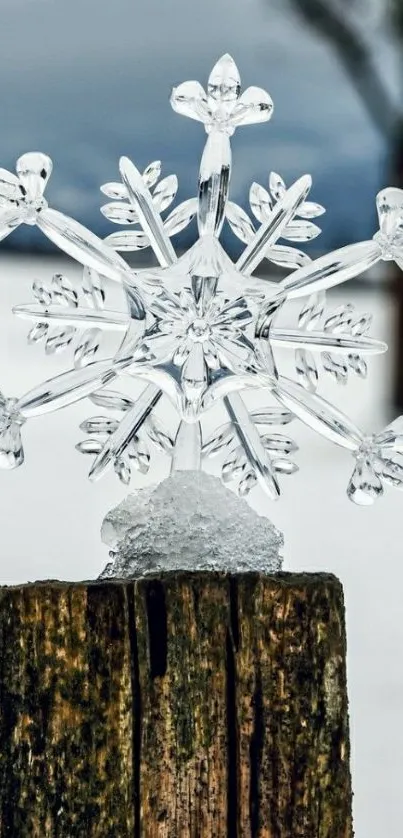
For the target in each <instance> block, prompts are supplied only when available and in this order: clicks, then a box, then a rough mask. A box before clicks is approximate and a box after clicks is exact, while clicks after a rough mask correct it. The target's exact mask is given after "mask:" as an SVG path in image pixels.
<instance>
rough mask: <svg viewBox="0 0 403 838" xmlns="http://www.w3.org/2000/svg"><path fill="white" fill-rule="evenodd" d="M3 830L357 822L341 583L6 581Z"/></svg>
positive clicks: (320, 578)
mask: <svg viewBox="0 0 403 838" xmlns="http://www.w3.org/2000/svg"><path fill="white" fill-rule="evenodd" d="M0 646H1V649H0V655H1V670H0V838H6V836H7V838H9V836H12V837H13V838H28V836H29V838H129V837H130V838H132V837H133V838H140V836H141V838H154V836H161V838H187V836H189V838H190V837H191V838H196V837H197V838H198V837H199V836H200V838H236V836H238V838H351V836H352V827H351V781H350V769H349V737H348V712H347V691H346V670H345V651H346V650H345V627H344V605H343V593H342V588H341V585H340V583H339V582H338V581H337V580H336V579H335V578H334V577H333V576H330V575H325V574H306V575H298V576H297V575H293V574H279V575H276V576H271V577H270V576H267V577H262V576H258V575H253V574H250V575H239V576H234V577H227V576H220V575H214V574H205V573H204V574H203V573H195V574H193V575H190V574H167V575H166V576H164V577H162V578H158V579H153V580H150V579H149V580H148V581H147V580H141V581H137V582H130V583H126V582H102V583H88V584H87V583H82V584H68V583H59V582H45V583H37V584H33V585H26V586H22V587H17V588H2V589H0Z"/></svg>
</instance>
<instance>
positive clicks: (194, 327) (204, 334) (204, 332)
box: [187, 317, 211, 343]
mask: <svg viewBox="0 0 403 838" xmlns="http://www.w3.org/2000/svg"><path fill="white" fill-rule="evenodd" d="M187 333H188V336H189V338H190V339H191V340H193V341H195V343H202V342H203V341H205V340H208V338H209V337H210V335H211V329H210V326H209V324H208V323H207V321H206V320H204V318H203V317H196V318H195V319H194V320H193V321H192V322H191V323H190V325H189V327H188V330H187Z"/></svg>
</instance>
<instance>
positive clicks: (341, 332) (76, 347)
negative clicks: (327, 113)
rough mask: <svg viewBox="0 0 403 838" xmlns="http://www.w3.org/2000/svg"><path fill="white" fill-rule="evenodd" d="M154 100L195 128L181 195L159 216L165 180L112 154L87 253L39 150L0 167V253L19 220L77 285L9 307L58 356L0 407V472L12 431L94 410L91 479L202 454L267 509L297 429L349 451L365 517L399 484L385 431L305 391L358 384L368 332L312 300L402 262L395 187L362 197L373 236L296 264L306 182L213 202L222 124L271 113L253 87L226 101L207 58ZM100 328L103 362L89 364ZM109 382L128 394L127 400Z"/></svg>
mask: <svg viewBox="0 0 403 838" xmlns="http://www.w3.org/2000/svg"><path fill="white" fill-rule="evenodd" d="M171 104H172V107H173V108H174V110H175V111H176V112H177V113H179V114H182V115H183V116H187V117H190V118H191V119H194V120H197V121H198V122H201V123H202V124H203V126H204V128H205V131H206V133H207V139H206V143H205V147H204V150H203V153H202V157H201V162H200V168H199V179H198V184H197V186H196V185H195V190H194V194H191V195H190V196H189V197H187V198H186V199H185V200H184V201H182V202H181V203H178V204H176V205H175V204H174V202H175V200H176V195H177V191H178V180H177V178H176V176H175V175H174V174H171V173H168V174H164V175H163V176H162V169H163V167H162V164H161V162H160V161H158V160H156V161H152V162H150V163H149V164H148V165H147V166H146V167H145V168H144V169H138V168H137V167H136V166H135V165H134V163H133V162H132V161H131V160H129V159H128V158H127V157H122V158H121V159H120V161H119V172H120V178H121V179H120V181H119V180H118V181H116V182H109V183H106V184H104V185H103V186H102V187H101V191H102V193H103V195H104V196H106V199H107V203H105V204H104V205H103V206H102V207H101V211H102V213H103V215H104V216H105V217H106V218H107V219H108V220H109V221H110V222H111V224H112V225H114V227H115V230H114V231H111V233H110V234H109V235H108V236H107V238H106V240H105V241H102V240H101V239H99V238H98V237H97V236H95V235H94V234H93V233H91V232H90V231H89V230H87V229H86V228H85V227H83V226H82V225H81V224H79V223H78V222H76V221H75V220H74V219H71V218H69V217H67V216H66V215H64V214H63V213H62V212H60V211H59V210H57V209H55V208H53V207H52V206H49V205H48V198H45V188H46V187H47V184H48V180H49V178H50V175H51V171H52V162H51V160H50V159H49V158H48V157H47V156H46V155H44V154H41V153H37V152H34V153H28V154H24V155H23V156H22V157H20V158H19V159H18V161H17V164H16V173H15V174H13V173H11V172H8V171H6V170H5V169H0V240H1V239H4V238H5V237H6V236H8V235H10V234H12V232H13V230H14V229H15V228H16V227H17V226H18V225H19V224H29V225H32V224H35V225H37V227H38V228H39V230H40V231H42V233H44V234H45V235H46V236H47V237H48V238H49V239H50V240H51V241H52V242H53V243H54V244H56V245H57V246H58V247H59V248H61V250H63V251H64V252H65V253H67V254H68V255H69V256H71V257H73V258H74V259H76V260H77V261H78V262H79V263H80V264H81V265H82V266H83V273H82V278H81V280H80V281H76V280H74V281H72V280H71V278H70V277H68V276H64V275H61V274H56V275H55V276H54V277H53V280H52V282H51V283H50V284H46V283H43V282H42V281H41V280H40V279H39V280H38V279H37V280H35V281H34V283H33V285H32V294H33V299H32V300H31V301H28V302H25V303H23V304H21V305H17V306H15V308H14V313H15V314H16V315H17V316H18V317H20V318H24V319H26V320H28V321H29V331H28V343H29V344H30V345H42V346H43V348H44V350H45V354H46V355H48V356H49V355H53V354H55V353H58V354H61V355H62V354H63V353H64V356H65V357H66V358H68V359H69V361H68V362H67V364H68V368H67V369H66V371H65V372H63V373H61V374H60V375H58V376H56V377H53V378H48V380H46V381H45V382H44V383H41V384H39V385H36V386H34V387H33V388H32V389H30V390H29V392H27V393H25V394H23V395H21V396H19V397H15V398H11V399H10V398H5V397H3V396H1V397H0V466H3V467H5V468H13V467H16V466H19V465H21V464H22V462H23V459H24V457H23V447H22V441H21V430H22V432H23V430H24V429H23V427H22V426H23V425H24V423H25V422H27V421H28V420H31V418H34V417H36V416H39V415H41V414H43V413H46V412H49V411H53V410H57V409H59V408H64V407H68V406H69V405H71V404H73V403H74V402H76V401H78V400H81V399H84V398H89V400H90V402H91V403H92V404H93V405H95V406H96V408H97V410H98V414H97V415H92V416H89V418H88V419H86V420H85V421H84V422H82V423H81V426H80V430H81V432H82V433H83V436H82V438H81V439H79V440H78V441H77V449H78V450H79V451H80V452H81V453H83V454H87V455H90V456H91V457H92V463H91V466H90V469H89V474H90V477H91V478H92V479H97V478H99V477H101V476H102V475H103V474H104V473H105V472H107V471H108V470H112V471H114V472H115V473H116V475H117V476H118V478H119V479H120V480H121V481H122V482H123V483H124V484H128V483H129V481H130V480H131V478H132V479H133V482H134V481H135V474H136V473H139V474H141V475H144V474H146V473H148V472H149V471H150V473H152V466H153V461H154V458H155V457H156V456H157V455H158V454H159V455H161V456H165V457H166V458H167V459H168V462H170V467H171V470H172V472H173V474H176V473H177V472H183V471H186V470H188V471H189V473H190V472H192V473H194V472H196V471H201V470H209V469H210V467H211V463H212V460H213V458H215V459H216V461H217V463H218V471H219V474H220V476H221V479H222V481H223V483H224V484H225V485H229V486H231V488H233V489H235V490H236V491H237V492H238V494H239V495H240V496H242V497H245V496H247V495H249V493H251V492H254V491H256V492H258V491H263V492H264V493H265V494H266V495H267V496H268V497H270V498H273V499H275V498H277V497H278V496H279V493H280V488H281V480H282V478H283V477H284V476H287V475H290V474H293V473H294V472H295V471H296V470H297V464H296V463H295V462H294V459H295V454H296V445H295V443H294V441H293V439H292V437H290V436H288V434H284V433H283V432H282V426H283V425H285V424H287V423H289V422H291V421H292V420H293V419H299V420H300V421H302V422H303V423H305V424H306V425H307V426H309V427H310V428H312V429H314V430H315V431H316V432H317V433H319V434H321V435H322V436H324V437H325V438H326V439H327V440H329V442H334V443H336V444H337V445H340V446H342V447H344V448H346V449H347V450H349V451H350V452H351V454H352V457H353V461H354V462H353V473H352V476H351V479H350V482H349V483H348V474H347V475H346V484H348V489H347V494H348V496H349V498H350V499H351V500H353V501H354V502H356V503H359V504H369V503H372V502H373V501H374V500H375V499H376V498H377V497H379V496H380V495H381V494H382V493H383V491H384V487H385V486H387V485H388V486H393V487H395V488H401V487H402V485H403V433H400V430H401V428H400V424H399V422H398V423H397V424H396V423H393V424H392V425H391V426H389V427H388V428H387V429H386V430H385V431H383V432H381V433H378V434H376V433H375V434H373V435H370V434H369V433H368V429H365V430H363V431H361V429H359V428H357V427H356V426H355V425H354V424H353V423H352V422H351V421H350V420H349V418H348V417H347V416H345V415H344V414H343V413H342V412H341V411H339V410H338V409H337V408H336V407H335V406H333V405H332V404H331V403H330V402H328V401H326V400H324V399H323V398H322V396H321V395H319V393H318V390H319V389H320V386H321V381H322V377H323V376H324V375H325V376H327V377H328V378H329V377H330V378H332V379H333V380H334V382H336V383H340V384H347V383H348V380H349V376H350V375H357V376H359V377H360V378H365V376H366V373H367V365H368V363H369V362H370V359H371V356H372V355H374V354H378V353H382V352H385V351H386V348H387V347H386V345H385V344H384V343H383V342H382V341H379V340H376V339H375V338H374V337H372V336H371V335H370V334H369V330H370V326H371V318H370V316H369V315H367V314H365V313H364V314H362V313H360V312H356V311H355V310H354V309H353V308H352V306H350V305H344V306H342V307H340V308H339V309H338V310H336V311H333V310H331V309H330V310H329V309H328V307H327V304H326V294H325V292H326V290H327V289H328V288H330V287H332V286H334V285H336V284H340V283H343V282H346V281H348V280H349V279H351V278H353V277H357V276H359V275H360V274H361V273H363V272H364V271H366V270H367V269H369V268H371V267H372V266H373V265H375V264H376V263H377V262H378V261H380V260H382V259H384V260H390V259H394V260H395V261H396V262H397V263H398V264H399V265H400V266H402V265H403V191H402V190H400V189H395V188H390V189H385V190H383V191H382V192H381V193H380V194H379V195H378V197H377V208H378V214H379V227H380V229H379V231H377V232H376V233H375V235H374V237H373V239H371V240H370V241H365V242H359V243H357V244H353V245H348V246H346V247H342V248H340V249H338V250H336V251H335V252H333V253H330V254H328V255H325V256H322V257H320V258H319V259H315V260H314V261H312V259H311V258H310V256H309V254H308V253H306V252H305V249H303V250H301V249H300V248H301V245H302V244H304V245H305V244H306V246H307V249H309V243H310V242H311V241H312V240H314V239H315V238H316V237H317V236H318V235H319V234H320V227H319V226H318V225H317V224H316V220H317V219H318V218H319V217H320V216H321V215H322V214H323V213H324V211H325V210H324V208H323V207H322V206H321V205H320V204H318V203H316V202H315V201H312V200H310V198H309V193H310V190H311V185H312V181H311V178H310V176H309V175H308V174H302V176H301V177H299V178H298V179H297V180H296V181H295V183H293V184H290V185H289V186H287V185H286V183H285V181H284V179H283V178H282V177H281V175H279V174H278V173H276V172H271V173H269V174H268V176H267V179H266V180H265V181H264V180H263V181H262V183H257V182H254V183H252V185H251V187H250V190H249V204H250V212H249V211H248V212H247V211H246V210H245V209H243V208H242V207H239V206H238V205H237V204H236V203H234V202H233V201H231V199H230V187H231V172H232V151H233V150H232V137H233V135H234V134H235V132H236V130H237V129H238V127H241V126H247V125H249V124H252V123H263V122H266V121H268V120H269V119H270V118H271V116H272V112H273V103H272V101H271V98H270V96H269V94H268V93H266V92H265V91H264V90H262V89H261V88H258V87H254V86H252V87H249V88H247V89H246V90H244V91H243V92H242V88H241V79H240V75H239V72H238V69H237V67H236V65H235V62H234V61H233V59H232V58H231V56H229V55H224V56H223V57H222V58H221V59H220V60H219V61H218V62H217V63H216V65H215V66H214V68H213V70H212V71H211V73H210V76H209V78H208V81H207V85H206V88H205V89H204V88H203V87H202V85H201V84H200V83H199V82H197V81H186V82H184V83H183V84H180V85H179V86H177V87H176V88H174V90H173V93H172V97H171ZM50 198H51V195H50ZM196 222H197V230H198V237H197V240H196V243H195V244H194V245H193V246H192V247H190V248H189V250H188V251H187V252H185V253H184V254H183V255H181V256H180V257H178V256H177V252H176V248H175V247H174V244H173V242H172V238H173V237H174V236H176V235H177V234H178V233H180V232H181V231H182V230H184V229H185V228H186V227H187V226H188V225H190V224H192V223H193V224H194V227H195V229H196ZM226 226H228V227H229V229H230V230H231V231H232V233H233V234H234V235H235V236H236V237H237V238H238V239H240V241H241V242H242V243H243V245H244V248H243V251H242V253H241V256H240V257H239V259H238V260H237V262H236V263H234V262H233V261H232V260H231V259H230V257H229V256H228V254H227V253H226V252H225V250H224V248H223V246H222V244H221V242H220V236H221V231H222V230H223V228H225V227H226ZM116 227H119V228H123V229H116ZM145 248H151V249H152V251H153V252H154V255H155V257H156V259H157V261H158V267H157V268H153V269H143V270H135V269H134V270H133V269H132V268H131V267H130V266H129V264H128V263H127V262H126V260H125V258H124V256H123V255H121V253H122V254H124V253H126V252H132V251H137V250H141V249H145ZM179 249H180V244H179ZM264 260H268V261H269V262H272V263H273V264H275V265H278V266H280V267H281V268H282V270H283V271H284V272H285V274H286V275H285V278H284V279H282V280H280V281H279V282H277V283H276V284H274V283H273V282H271V281H269V280H268V279H267V278H266V277H263V276H260V275H259V268H260V265H261V264H262V262H263V261H264ZM105 278H106V279H107V280H111V281H112V282H113V283H116V284H117V285H118V286H119V287H120V288H121V290H122V299H125V302H126V305H121V306H120V308H117V306H116V303H115V302H111V300H110V292H109V291H108V285H107V283H105V281H104V280H105ZM115 287H116V286H115ZM293 298H301V309H300V314H299V318H298V322H296V323H293V322H289V323H288V324H286V325H281V326H280V325H279V322H278V315H279V313H280V312H281V313H282V314H283V313H286V312H287V311H288V308H287V303H288V301H289V300H290V299H293ZM282 321H283V317H282ZM106 332H112V334H113V335H115V337H116V349H115V352H109V354H108V353H107V354H106V357H105V352H104V351H103V348H104V345H105V342H106ZM279 349H287V350H288V351H289V352H290V353H291V358H292V359H294V362H295V376H294V378H287V377H285V376H284V375H283V374H282V370H281V368H280V369H279V364H280V357H281V354H280V353H279V352H278V350H279ZM280 366H281V365H280ZM127 382H129V383H132V384H133V385H135V386H136V388H137V391H136V392H137V395H136V396H134V397H133V398H130V397H128V396H127V395H126V393H125V385H126V384H127ZM254 389H257V390H259V391H260V392H261V393H262V395H263V398H264V402H265V406H264V407H261V408H260V409H259V410H253V409H250V408H249V406H248V405H249V402H248V392H249V391H252V390H254ZM99 411H101V412H99ZM168 415H169V417H170V418H169V419H168ZM172 417H174V420H173V419H172Z"/></svg>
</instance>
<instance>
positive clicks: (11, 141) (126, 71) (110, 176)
mask: <svg viewBox="0 0 403 838" xmlns="http://www.w3.org/2000/svg"><path fill="white" fill-rule="evenodd" d="M0 10H1V31H0V73H1V76H0V78H1V87H0V104H1V114H2V125H1V132H0V165H1V166H4V167H6V168H9V169H13V168H14V164H15V159H16V158H17V157H18V156H19V155H20V154H21V153H23V152H25V151H30V150H39V151H44V152H46V153H47V154H50V156H51V157H52V158H53V161H54V172H53V175H52V178H51V181H50V183H49V186H48V189H47V197H48V200H49V201H50V203H51V204H52V206H54V207H56V208H58V209H60V210H62V211H64V212H66V213H67V214H69V215H73V216H74V217H76V218H77V219H78V220H80V221H81V222H83V223H84V224H86V225H87V226H89V227H90V228H91V229H93V230H94V231H96V232H97V233H98V234H100V235H102V236H104V235H106V234H107V233H109V232H112V231H113V230H116V229H118V228H117V227H116V226H114V225H111V224H110V223H109V222H108V221H106V219H104V218H103V217H102V216H101V214H100V212H99V207H100V205H101V203H103V202H105V201H104V200H103V196H102V195H101V194H100V192H99V186H100V185H101V184H102V183H104V182H105V181H108V180H115V179H118V178H117V174H118V158H119V156H120V155H121V154H127V155H128V156H130V157H131V158H132V159H133V160H134V162H135V163H136V164H137V165H138V166H139V168H143V167H144V166H145V165H146V164H147V163H148V162H150V161H151V160H154V159H161V160H162V161H163V172H164V173H165V174H169V173H171V172H176V173H177V175H178V177H179V184H180V189H179V198H180V199H184V198H187V197H190V196H192V195H194V194H195V191H196V183H197V173H198V162H199V158H200V153H201V150H202V147H203V142H204V135H203V129H202V127H201V126H200V125H199V124H198V123H194V122H192V121H191V120H188V119H184V118H183V117H180V116H178V115H176V114H175V113H174V112H173V111H172V110H171V108H170V105H169V101H168V99H169V93H170V89H171V86H172V85H173V84H178V83H180V82H182V81H185V80H186V79H189V78H196V79H198V80H199V81H201V82H202V84H203V85H204V84H205V82H206V80H207V76H208V74H209V71H210V69H211V67H212V66H213V64H214V63H215V61H216V60H217V58H218V57H219V56H220V55H221V54H222V53H223V52H230V53H231V54H232V55H233V57H234V58H235V60H236V62H237V64H238V67H239V69H240V73H241V77H242V82H243V86H244V87H246V86H247V85H250V84H256V85H259V86H261V87H265V88H266V89H267V90H268V91H269V92H270V94H271V96H272V98H273V100H274V104H275V111H274V116H273V118H272V120H271V122H269V123H268V124H265V125H262V126H250V127H244V128H241V129H239V131H238V132H237V133H236V135H235V137H234V141H233V154H234V173H233V180H232V192H231V197H232V199H233V200H235V201H238V202H239V203H241V204H242V205H243V206H246V202H247V195H248V190H249V186H250V184H251V182H252V181H253V180H257V181H258V182H260V183H263V184H265V183H266V182H267V178H268V173H269V171H270V170H271V169H274V170H275V171H277V172H279V173H280V174H281V175H282V176H283V177H284V179H285V180H286V182H287V183H290V182H291V181H292V180H293V179H295V178H296V177H298V176H299V175H301V174H302V173H304V172H310V173H311V174H312V176H313V181H314V186H313V190H312V193H311V194H312V197H313V199H315V200H318V201H319V202H320V203H323V204H324V205H325V206H326V207H327V209H328V212H327V215H326V216H324V217H323V218H321V219H320V223H321V222H323V223H321V226H322V227H323V235H322V236H321V237H320V239H318V240H317V241H316V242H314V243H313V244H312V245H311V246H310V247H311V249H310V252H311V253H312V252H315V250H316V251H318V250H322V249H327V248H329V247H333V246H338V245H340V244H344V243H347V242H350V241H352V240H357V239H360V238H365V237H367V236H369V235H370V234H371V232H372V231H373V226H374V223H375V220H374V217H375V204H374V197H375V193H376V192H377V191H378V189H379V188H381V187H382V186H384V185H385V184H386V182H387V180H388V172H387V148H386V144H385V141H384V140H382V138H381V135H380V134H378V133H377V131H376V129H375V128H374V127H373V126H372V124H371V122H370V121H369V119H368V116H367V114H366V111H365V108H364V107H363V105H362V103H361V102H360V100H359V98H358V96H357V95H356V94H355V93H354V92H353V90H352V89H351V86H350V84H349V81H348V79H347V77H346V76H345V74H344V72H343V68H342V67H341V66H340V64H339V63H338V61H337V58H336V57H335V55H334V54H333V52H332V50H331V48H330V47H329V44H328V43H324V42H323V41H322V40H321V39H320V38H319V37H318V36H317V35H315V33H314V32H313V31H311V30H310V29H309V28H307V27H306V26H304V25H303V24H302V23H301V20H300V19H299V18H298V17H297V16H296V14H295V13H294V12H293V11H292V8H291V7H290V6H289V5H288V3H287V2H283V0H277V2H276V1H275V2H269V0H266V2H264V0H242V2H241V3H235V2H234V0H218V2H217V0H204V2H203V3H198V4H195V3H192V2H189V1H188V0H169V2H165V0H148V2H146V3H143V4H141V3H134V2H133V0H114V2H110V3H105V2H102V0H68V2H67V0H0ZM191 235H193V237H194V236H195V229H193V233H191V232H190V231H189V232H188V233H187V239H186V235H182V238H181V242H180V244H181V245H182V246H183V245H184V244H185V243H188V241H189V239H190V237H191ZM230 241H231V242H232V244H233V239H232V238H231V239H230V237H228V242H230ZM175 243H176V242H175ZM6 246H7V247H10V248H11V247H18V248H20V249H23V248H24V249H42V248H46V247H48V246H49V245H48V243H47V242H46V241H45V239H44V238H43V237H42V236H41V235H40V234H39V233H38V231H37V230H36V229H34V228H27V227H24V228H22V229H20V230H19V231H17V232H16V233H14V234H13V235H12V236H10V237H9V239H8V240H7V242H5V243H4V245H3V247H6ZM233 246H234V245H233Z"/></svg>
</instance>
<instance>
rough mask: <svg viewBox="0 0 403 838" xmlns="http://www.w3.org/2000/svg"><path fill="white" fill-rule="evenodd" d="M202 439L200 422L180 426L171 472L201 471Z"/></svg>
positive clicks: (183, 422)
mask: <svg viewBox="0 0 403 838" xmlns="http://www.w3.org/2000/svg"><path fill="white" fill-rule="evenodd" d="M201 449H202V437H201V427H200V422H185V421H183V420H182V422H181V423H180V425H179V428H178V431H177V434H176V439H175V447H174V455H173V457H172V463H171V472H173V471H199V470H200V468H201Z"/></svg>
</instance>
